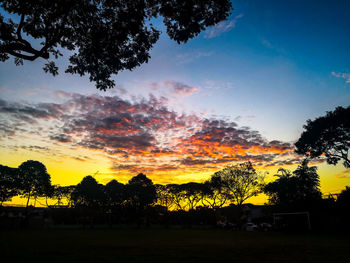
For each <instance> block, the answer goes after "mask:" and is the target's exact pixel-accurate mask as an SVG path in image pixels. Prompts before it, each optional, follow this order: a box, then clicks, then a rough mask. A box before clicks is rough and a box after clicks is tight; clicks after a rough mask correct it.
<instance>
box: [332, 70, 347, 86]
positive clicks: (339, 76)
mask: <svg viewBox="0 0 350 263" xmlns="http://www.w3.org/2000/svg"><path fill="white" fill-rule="evenodd" d="M332 76H334V77H336V78H343V79H345V83H347V84H350V73H341V72H334V71H333V72H332Z"/></svg>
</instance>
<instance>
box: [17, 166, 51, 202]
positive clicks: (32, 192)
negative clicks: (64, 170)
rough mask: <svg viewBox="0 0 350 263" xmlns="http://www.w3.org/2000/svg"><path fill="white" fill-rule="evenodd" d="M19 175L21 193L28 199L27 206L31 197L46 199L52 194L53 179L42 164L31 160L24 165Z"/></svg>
mask: <svg viewBox="0 0 350 263" xmlns="http://www.w3.org/2000/svg"><path fill="white" fill-rule="evenodd" d="M18 174H19V177H20V179H19V184H20V186H19V189H20V192H21V194H22V195H23V196H25V197H27V198H28V199H27V206H28V204H29V200H30V198H31V197H34V198H35V199H36V198H37V197H45V196H47V195H48V194H49V193H50V192H51V190H52V186H51V177H50V175H49V174H48V173H47V170H46V167H45V165H43V164H42V163H41V162H38V161H33V160H29V161H26V162H24V163H22V164H21V165H20V166H19V167H18Z"/></svg>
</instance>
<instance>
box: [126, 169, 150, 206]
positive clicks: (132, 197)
mask: <svg viewBox="0 0 350 263" xmlns="http://www.w3.org/2000/svg"><path fill="white" fill-rule="evenodd" d="M126 195H127V199H128V200H129V203H130V204H131V206H133V207H135V208H144V207H146V206H147V205H150V204H152V203H153V202H154V201H156V199H157V191H156V187H155V186H154V184H153V182H152V180H151V179H149V178H147V176H146V175H144V174H143V173H140V174H138V175H137V176H134V177H133V178H131V179H130V180H129V182H128V184H127V185H126Z"/></svg>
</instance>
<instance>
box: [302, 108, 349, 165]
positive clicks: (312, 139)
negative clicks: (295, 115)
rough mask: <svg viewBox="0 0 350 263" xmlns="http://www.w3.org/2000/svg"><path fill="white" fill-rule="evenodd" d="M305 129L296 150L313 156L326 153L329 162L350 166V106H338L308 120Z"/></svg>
mask: <svg viewBox="0 0 350 263" xmlns="http://www.w3.org/2000/svg"><path fill="white" fill-rule="evenodd" d="M304 129H305V131H304V132H303V133H302V134H301V136H300V138H299V140H298V141H297V142H296V143H295V147H296V150H295V151H296V152H297V153H299V154H305V155H307V156H310V157H312V158H315V157H318V156H320V155H322V154H325V156H326V157H327V162H328V163H329V164H333V165H336V164H337V163H338V162H339V161H340V160H343V165H344V167H346V168H350V160H349V149H350V106H348V107H347V108H343V107H337V108H336V109H335V110H334V111H329V112H327V114H326V115H325V116H322V117H319V118H316V119H315V120H313V121H312V120H307V122H306V125H304Z"/></svg>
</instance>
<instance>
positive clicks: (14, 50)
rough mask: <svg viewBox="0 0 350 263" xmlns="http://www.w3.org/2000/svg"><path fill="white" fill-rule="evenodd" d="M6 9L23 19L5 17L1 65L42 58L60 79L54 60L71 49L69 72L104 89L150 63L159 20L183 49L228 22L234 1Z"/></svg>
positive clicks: (13, 4) (14, 5)
mask: <svg viewBox="0 0 350 263" xmlns="http://www.w3.org/2000/svg"><path fill="white" fill-rule="evenodd" d="M0 7H1V8H2V9H3V10H4V11H5V12H7V13H9V14H15V15H17V16H19V21H18V22H14V21H13V20H12V19H5V18H4V16H2V15H0V60H1V61H6V60H8V59H9V58H10V55H11V56H13V57H15V64H16V65H22V64H23V60H29V61H33V60H36V59H38V58H42V59H45V60H47V63H46V64H45V66H44V68H43V69H44V71H45V72H49V73H51V74H52V75H54V76H55V75H57V74H58V67H57V66H56V64H55V62H54V61H53V60H52V59H53V58H55V59H57V58H58V57H60V56H63V53H62V51H63V49H66V50H68V51H70V52H72V53H73V54H72V55H71V56H70V58H69V62H70V64H69V66H68V67H67V69H66V70H65V72H66V73H71V74H79V75H80V76H83V75H85V74H88V75H89V76H90V81H93V82H95V83H96V88H97V89H100V90H106V89H109V88H113V87H114V86H115V83H114V81H113V80H111V79H110V77H111V75H112V74H118V72H120V71H122V70H133V69H134V68H136V67H138V66H140V65H141V64H143V63H147V62H148V60H149V58H150V54H149V52H150V50H151V48H152V47H153V45H154V44H155V43H156V42H157V40H158V39H159V35H160V31H159V30H157V29H156V28H155V27H154V26H153V25H152V23H151V22H152V21H151V20H152V19H153V18H157V17H158V16H161V17H162V18H163V22H164V24H165V26H166V31H167V34H168V35H169V37H170V38H171V39H173V40H175V41H176V42H177V43H179V44H180V43H185V42H187V41H188V40H189V39H191V38H193V37H195V36H197V35H198V34H199V33H200V32H201V31H203V30H204V29H206V28H207V27H208V26H212V25H215V24H217V23H218V22H220V21H222V20H224V19H226V18H227V17H228V16H229V15H230V10H231V8H232V6H231V2H230V1H229V0H186V1H182V0H175V1H174V0H116V1H107V0H94V1H87V0H61V1H46V0H30V1H17V0H7V1H1V2H0ZM36 40H39V41H41V42H40V43H38V41H36Z"/></svg>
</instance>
